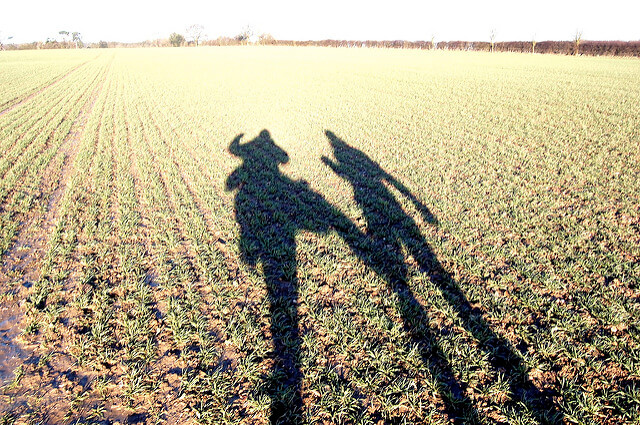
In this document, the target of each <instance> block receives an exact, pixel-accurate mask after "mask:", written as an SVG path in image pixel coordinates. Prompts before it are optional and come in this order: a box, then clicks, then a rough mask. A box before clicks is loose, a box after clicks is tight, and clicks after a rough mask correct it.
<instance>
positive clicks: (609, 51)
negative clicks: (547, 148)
mask: <svg viewBox="0 0 640 425" xmlns="http://www.w3.org/2000/svg"><path fill="white" fill-rule="evenodd" d="M185 32H186V37H185V35H182V34H179V33H175V32H174V33H172V34H170V35H169V37H168V38H166V39H162V38H159V39H155V40H147V41H143V42H138V43H120V42H107V41H99V42H97V43H83V41H82V39H81V36H80V33H78V32H73V33H69V32H67V31H60V32H59V34H60V35H61V36H62V40H61V41H58V40H55V39H47V40H46V41H44V42H41V41H34V42H32V43H23V44H6V43H5V44H3V43H2V40H0V47H1V48H2V49H3V50H26V49H62V48H82V47H88V48H116V47H170V46H173V47H185V46H195V47H197V46H202V45H205V46H238V45H247V44H254V45H268V46H318V47H348V48H386V49H421V50H465V51H480V52H518V53H552V54H565V55H577V54H581V55H592V56H636V57H638V56H640V41H592V40H582V33H581V32H576V35H575V37H574V39H573V40H571V41H535V40H532V41H502V42H496V41H495V32H494V31H492V32H491V37H490V41H488V42H487V41H460V40H458V41H440V42H435V40H434V38H433V37H432V39H431V40H430V41H407V40H331V39H329V40H307V41H299V40H277V39H276V38H274V37H273V36H272V35H271V34H268V33H262V34H256V33H255V32H254V31H253V30H252V29H251V28H250V27H248V26H247V27H245V28H244V29H243V30H242V31H241V32H240V33H238V34H237V35H236V36H233V37H218V38H215V39H207V36H206V34H205V33H204V27H203V26H202V25H198V24H194V25H191V26H189V27H188V28H187V29H186V31H185ZM7 41H8V40H7Z"/></svg>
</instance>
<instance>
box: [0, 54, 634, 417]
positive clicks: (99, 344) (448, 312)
mask: <svg viewBox="0 0 640 425" xmlns="http://www.w3.org/2000/svg"><path fill="white" fill-rule="evenodd" d="M0 63H1V64H2V67H0V87H2V90H1V91H0V93H1V94H0V134H2V137H1V139H0V148H1V149H0V152H1V155H0V176H2V179H1V180H0V205H1V206H0V223H1V228H0V250H1V251H2V262H3V263H2V271H1V272H0V286H1V287H2V291H3V292H2V294H3V296H2V310H1V311H0V319H1V320H0V321H4V320H10V321H13V326H14V327H15V328H16V329H17V328H19V335H16V336H15V338H13V340H12V343H14V344H18V343H19V344H20V346H21V347H22V350H23V351H24V352H25V353H27V354H25V356H24V359H23V362H22V363H21V364H20V365H19V366H18V367H17V368H16V370H15V372H14V374H13V375H12V376H9V377H3V376H2V375H0V377H2V379H3V380H4V383H3V384H4V385H3V387H2V391H1V393H0V411H2V412H4V413H3V415H4V416H2V417H1V419H0V423H105V421H120V422H121V423H127V422H128V423H136V422H141V423H162V422H163V421H164V422H166V423H216V424H219V423H251V424H254V423H256V424H259V423H318V424H320V423H359V424H376V423H434V424H438V423H441V424H445V423H451V422H454V423H511V424H541V423H579V424H593V423H596V424H624V423H637V422H638V421H640V408H639V407H638V406H640V326H639V325H638V323H640V307H639V306H640V303H639V301H640V287H639V286H638V282H639V278H640V236H639V235H640V179H638V174H639V172H640V152H639V150H638V143H639V141H640V133H639V129H640V114H638V112H637V105H638V104H640V80H639V79H638V77H637V76H638V75H640V62H638V61H637V60H633V59H620V58H615V59H612V58H606V59H605V58H587V57H567V56H562V57H560V56H534V55H521V54H505V53H494V54H489V53H470V52H468V53H465V52H446V51H418V50H382V49H380V50H377V49H328V48H313V47H308V48H287V47H271V48H270V47H227V48H209V47H202V48H199V49H136V50H133V49H130V50H91V51H90V50H78V51H75V50H72V51H55V52H3V54H2V55H0ZM18 71H20V72H18ZM5 312H6V313H5ZM9 313H11V314H9ZM3 338H4V336H3ZM3 341H4V340H3ZM2 353H3V351H1V350H0V356H1V355H2ZM0 361H2V359H0Z"/></svg>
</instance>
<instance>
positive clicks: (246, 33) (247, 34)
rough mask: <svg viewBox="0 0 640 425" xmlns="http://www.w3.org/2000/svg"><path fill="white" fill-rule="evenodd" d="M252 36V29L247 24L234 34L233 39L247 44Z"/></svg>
mask: <svg viewBox="0 0 640 425" xmlns="http://www.w3.org/2000/svg"><path fill="white" fill-rule="evenodd" d="M252 38H253V30H252V29H251V27H250V26H249V25H247V26H246V27H244V29H243V30H242V32H241V33H240V34H238V35H236V37H235V39H236V40H238V41H239V42H240V43H242V44H248V43H249V42H251V39H252Z"/></svg>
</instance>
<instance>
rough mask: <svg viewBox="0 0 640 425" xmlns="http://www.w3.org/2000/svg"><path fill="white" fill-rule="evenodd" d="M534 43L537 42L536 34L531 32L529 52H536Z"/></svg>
mask: <svg viewBox="0 0 640 425" xmlns="http://www.w3.org/2000/svg"><path fill="white" fill-rule="evenodd" d="M536 44H538V42H537V41H536V35H535V34H533V37H532V38H531V53H535V52H536Z"/></svg>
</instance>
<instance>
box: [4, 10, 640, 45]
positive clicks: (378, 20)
mask: <svg viewBox="0 0 640 425" xmlns="http://www.w3.org/2000/svg"><path fill="white" fill-rule="evenodd" d="M639 19H640V0H609V1H589V0H586V1H585V0H583V1H575V0H569V1H563V0H539V1H529V2H526V1H519V0H511V1H506V0H493V1H483V0H477V1H472V0H459V1H447V0H437V1H410V0H386V1H377V0H355V1H349V0H320V1H315V2H306V1H304V0H297V1H294V0H271V1H269V0H244V1H230V0H227V1H217V0H213V1H211V0H210V1H205V0H192V1H177V0H174V1H166V0H143V1H135V0H108V1H100V2H95V1H87V0H58V1H56V0H47V1H41V0H0V38H2V40H4V41H6V39H7V37H8V36H13V37H14V38H13V40H11V41H12V42H17V43H22V42H30V41H36V40H45V39H46V38H47V37H51V38H58V39H60V36H59V34H58V32H59V31H61V30H66V31H69V32H73V31H78V32H80V33H81V34H82V37H83V40H84V41H89V42H92V41H98V40H108V41H126V42H133V41H143V40H148V39H154V38H166V37H168V35H169V34H170V33H171V32H174V31H175V32H182V33H184V30H185V28H186V27H187V26H188V25H190V24H194V23H197V24H201V25H203V26H204V27H205V33H206V34H207V36H208V38H217V37H218V36H221V35H226V36H233V35H235V34H237V33H239V32H240V31H241V30H242V29H243V27H245V26H247V25H249V26H251V27H252V28H253V29H254V30H255V31H257V32H268V33H270V34H272V35H273V36H274V37H275V38H278V39H296V40H314V39H315V40H318V39H326V38H333V39H359V40H365V39H376V40H389V39H404V40H430V39H431V37H432V36H435V37H436V40H439V41H443V40H488V39H489V34H490V32H491V30H492V29H495V32H496V40H497V41H508V40H524V41H529V40H531V39H533V38H535V39H536V40H538V41H542V40H570V39H572V37H573V36H574V34H575V33H576V31H577V30H581V31H582V33H583V38H584V39H587V40H640V24H639Z"/></svg>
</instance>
